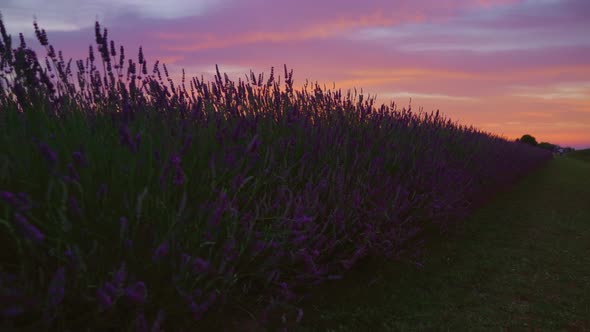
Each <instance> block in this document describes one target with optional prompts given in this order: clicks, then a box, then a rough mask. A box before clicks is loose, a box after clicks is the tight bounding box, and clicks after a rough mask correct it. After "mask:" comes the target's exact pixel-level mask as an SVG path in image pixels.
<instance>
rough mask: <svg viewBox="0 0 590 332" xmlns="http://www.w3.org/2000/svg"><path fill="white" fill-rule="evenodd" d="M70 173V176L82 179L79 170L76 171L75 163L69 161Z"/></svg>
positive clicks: (78, 179) (77, 179)
mask: <svg viewBox="0 0 590 332" xmlns="http://www.w3.org/2000/svg"><path fill="white" fill-rule="evenodd" d="M68 175H69V176H70V178H71V179H74V180H76V181H80V175H79V174H78V172H77V171H76V169H75V168H74V165H72V163H68Z"/></svg>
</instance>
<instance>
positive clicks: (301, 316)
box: [295, 308, 303, 323]
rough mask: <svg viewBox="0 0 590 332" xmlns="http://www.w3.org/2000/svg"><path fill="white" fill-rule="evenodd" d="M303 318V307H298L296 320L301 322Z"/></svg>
mask: <svg viewBox="0 0 590 332" xmlns="http://www.w3.org/2000/svg"><path fill="white" fill-rule="evenodd" d="M302 318H303V309H300V308H297V319H295V321H296V322H297V323H299V322H301V319H302Z"/></svg>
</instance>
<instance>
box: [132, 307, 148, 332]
mask: <svg viewBox="0 0 590 332" xmlns="http://www.w3.org/2000/svg"><path fill="white" fill-rule="evenodd" d="M135 331H137V332H147V331H149V329H148V322H147V320H146V319H145V315H144V313H143V311H140V312H139V313H138V314H137V317H136V318H135Z"/></svg>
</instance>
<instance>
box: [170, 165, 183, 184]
mask: <svg viewBox="0 0 590 332" xmlns="http://www.w3.org/2000/svg"><path fill="white" fill-rule="evenodd" d="M184 180H185V176H184V172H183V171H182V168H180V167H177V168H176V170H175V172H174V178H173V179H172V182H173V183H174V184H175V185H177V186H180V185H182V184H183V183H184Z"/></svg>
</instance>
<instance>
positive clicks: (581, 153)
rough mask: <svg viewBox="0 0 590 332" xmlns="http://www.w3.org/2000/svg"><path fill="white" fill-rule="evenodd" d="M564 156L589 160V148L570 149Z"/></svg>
mask: <svg viewBox="0 0 590 332" xmlns="http://www.w3.org/2000/svg"><path fill="white" fill-rule="evenodd" d="M566 157H568V158H574V159H578V160H582V161H588V162H590V149H586V150H577V151H572V152H570V153H568V154H567V155H566Z"/></svg>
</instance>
